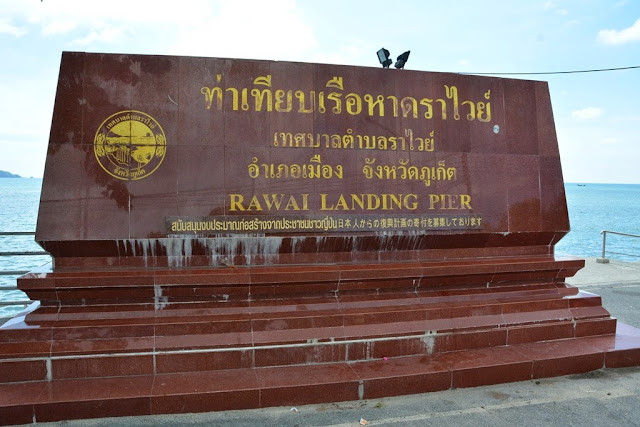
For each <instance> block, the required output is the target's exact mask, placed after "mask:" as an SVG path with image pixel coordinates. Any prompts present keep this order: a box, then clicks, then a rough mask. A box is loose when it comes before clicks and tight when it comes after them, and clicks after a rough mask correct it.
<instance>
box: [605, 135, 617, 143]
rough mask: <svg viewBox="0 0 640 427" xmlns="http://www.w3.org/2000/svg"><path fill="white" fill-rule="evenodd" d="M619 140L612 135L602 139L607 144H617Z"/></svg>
mask: <svg viewBox="0 0 640 427" xmlns="http://www.w3.org/2000/svg"><path fill="white" fill-rule="evenodd" d="M617 142H618V138H614V137H611V136H610V137H607V138H605V139H603V140H602V143H603V144H606V145H612V144H616V143H617Z"/></svg>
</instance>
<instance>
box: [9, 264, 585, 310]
mask: <svg viewBox="0 0 640 427" xmlns="http://www.w3.org/2000/svg"><path fill="white" fill-rule="evenodd" d="M582 266H584V261H583V260H579V259H570V258H567V259H561V258H553V257H530V258H527V257H514V258H509V257H503V258H487V259H485V260H480V261H476V262H474V264H473V265H470V264H469V263H468V262H465V261H464V260H458V261H446V262H435V261H423V262H387V263H384V262H376V263H361V264H341V263H331V264H322V265H292V266H252V267H233V268H189V269H177V270H176V269H162V268H154V269H140V270H88V271H74V270H66V271H64V270H63V271H56V272H53V271H52V270H51V269H50V267H46V266H44V267H42V268H41V269H38V270H34V271H33V272H31V273H29V274H26V275H24V276H22V277H20V278H19V279H18V287H19V288H20V289H21V290H22V291H24V292H26V293H27V294H28V295H29V297H30V298H31V299H32V300H39V301H41V302H42V305H43V306H57V305H59V304H62V305H85V304H94V305H95V304H117V305H123V304H141V303H153V304H156V305H158V304H160V305H161V304H166V303H169V302H179V301H188V302H194V301H219V300H222V301H226V300H239V301H245V300H256V299H285V298H300V297H301V296H305V297H308V296H310V295H315V296H325V297H326V296H334V297H336V296H338V295H349V294H358V295H361V294H379V293H384V292H400V291H404V292H416V293H419V292H433V291H435V290H440V291H452V290H453V291H455V289H457V288H463V289H476V290H480V289H483V288H491V289H494V288H497V289H499V288H501V287H503V286H513V285H517V284H518V283H520V284H523V285H535V284H536V283H553V282H557V283H562V282H563V281H564V279H565V278H566V277H571V276H573V275H574V274H575V273H576V271H578V270H579V269H580V268H581V267H582Z"/></svg>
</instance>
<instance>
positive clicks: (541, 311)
mask: <svg viewBox="0 0 640 427" xmlns="http://www.w3.org/2000/svg"><path fill="white" fill-rule="evenodd" d="M583 263H584V261H582V260H577V259H554V258H548V257H547V258H539V259H534V258H530V259H506V258H505V259H493V260H491V261H485V262H474V263H467V264H466V265H465V264H464V263H463V262H461V261H460V262H450V263H445V262H442V263H439V264H425V263H418V264H414V265H409V264H370V265H344V266H343V265H337V264H336V265H327V266H326V267H325V269H324V270H323V266H318V265H315V266H309V267H305V266H296V267H287V268H282V267H272V268H269V267H260V268H255V269H253V268H249V267H247V268H229V269H209V270H183V271H176V270H171V271H169V270H166V271H163V270H157V271H146V272H143V271H129V272H126V274H124V273H125V272H113V271H111V272H108V273H107V272H102V273H100V272H82V273H80V272H76V273H74V274H75V275H76V276H75V281H71V280H68V279H69V276H68V275H69V274H70V273H64V274H62V273H33V274H30V275H27V276H26V277H25V278H24V279H21V281H20V286H21V287H23V286H24V287H25V288H26V289H28V292H29V291H32V290H35V289H44V290H45V291H46V292H54V293H55V292H57V293H58V295H60V296H61V297H59V299H58V304H57V305H54V303H53V302H54V300H53V299H50V300H46V299H44V301H45V302H46V304H45V305H43V306H42V307H40V308H39V309H37V310H36V311H34V312H32V313H30V314H28V315H27V316H26V318H25V320H24V322H22V323H20V322H9V323H7V324H6V325H4V326H3V327H2V328H0V423H1V424H24V423H31V422H33V421H34V420H35V421H37V422H44V421H55V420H65V419H78V418H94V417H113V416H127V415H146V414H159V413H182V412H202V411H219V410H228V409H244V408H259V407H269V406H281V405H301V404H307V403H320V402H336V401H345V400H357V399H372V398H380V397H384V396H394V395H401V394H410V393H422V392H428V391H438V390H446V389H449V388H459V387H472V386H479V385H486V384H496V383H502V382H510V381H522V380H529V379H532V378H543V377H551V376H558V375H567V374H574V373H581V372H587V371H590V370H595V369H600V368H603V367H623V366H634V365H640V331H639V330H637V329H634V328H631V327H629V326H626V325H621V324H618V325H616V320H615V319H614V318H611V316H610V315H609V313H608V312H607V311H606V310H605V309H604V308H603V307H602V305H601V300H600V297H598V296H596V295H593V294H589V293H585V292H580V291H579V290H578V289H576V288H573V287H570V286H568V285H565V283H564V278H565V277H570V276H571V275H573V274H574V273H575V271H577V270H578V269H579V268H580V267H581V266H582V265H583ZM59 274H61V275H59ZM136 275H138V276H139V275H152V276H153V277H155V278H162V277H167V276H171V277H172V279H171V281H168V282H169V283H168V284H167V283H164V284H163V285H160V284H158V283H156V284H155V285H153V286H152V287H151V289H155V294H154V296H150V297H147V296H148V295H149V294H148V291H149V289H147V287H148V286H147V283H146V282H145V281H141V282H140V286H139V287H136V286H133V285H132V283H128V284H127V286H129V287H130V288H129V290H130V291H132V295H133V296H132V297H131V298H130V299H129V301H128V303H124V302H121V303H120V304H113V303H107V302H104V301H103V302H102V303H101V302H100V301H98V300H94V301H92V302H91V303H90V304H85V305H82V304H81V303H80V301H81V300H80V299H78V298H79V296H80V295H82V294H83V293H84V290H83V289H85V288H87V287H94V288H96V289H100V290H103V291H105V292H104V293H103V294H102V295H110V294H109V292H107V291H111V292H114V293H115V294H118V295H120V296H122V295H121V293H122V292H125V289H124V288H126V286H122V285H120V286H118V281H119V280H122V279H121V278H122V277H135V276H136ZM92 277H94V278H95V281H93V282H92V280H91V278H92ZM240 278H243V279H240ZM232 279H233V280H232ZM241 280H244V284H243V283H241ZM73 283H75V287H74V286H73ZM330 284H331V285H330ZM409 284H411V286H408V285H409ZM154 286H155V287H154ZM216 286H219V287H222V288H224V289H225V292H230V293H227V294H226V295H228V296H227V297H220V295H225V293H221V292H217V291H216V292H211V289H212V287H213V288H216ZM331 286H334V288H331ZM47 288H48V289H47ZM136 289H137V291H136ZM216 289H217V288H216ZM305 289H306V290H307V292H306V293H305V292H304V290H305ZM204 290H206V291H204ZM217 290H218V291H219V290H220V289H217ZM233 290H236V291H237V292H235V293H233V292H231V291H233ZM311 290H316V291H317V292H311ZM64 291H67V292H64ZM190 292H191V297H189V296H188V294H189V293H190ZM44 294H45V293H44V291H43V294H42V295H44ZM87 295H88V294H87ZM62 296H64V297H62ZM105 300H106V301H108V300H109V298H106V297H105Z"/></svg>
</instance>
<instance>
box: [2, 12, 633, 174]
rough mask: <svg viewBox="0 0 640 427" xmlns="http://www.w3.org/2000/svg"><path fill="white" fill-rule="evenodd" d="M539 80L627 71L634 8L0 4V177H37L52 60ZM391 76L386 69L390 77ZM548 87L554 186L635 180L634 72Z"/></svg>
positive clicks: (50, 99)
mask: <svg viewBox="0 0 640 427" xmlns="http://www.w3.org/2000/svg"><path fill="white" fill-rule="evenodd" d="M381 47H385V48H386V49H388V50H389V51H390V52H391V55H392V57H393V58H395V57H396V56H397V55H399V54H400V53H402V52H404V51H406V50H411V56H410V57H409V61H408V62H407V64H406V68H407V69H412V70H418V71H438V72H460V73H471V74H474V73H487V74H489V75H498V74H497V73H539V72H554V71H563V72H564V71H581V70H594V69H609V68H622V67H638V66H640V0H566V1H564V0H488V1H484V2H483V1H477V0H456V1H442V0H415V1H410V0H396V1H375V0H362V1H361V0H322V1H318V0H268V1H265V0H262V1H243V0H209V1H204V0H203V1H200V0H182V1H166V0H134V1H131V0H109V1H97V0H93V1H89V0H42V1H41V0H19V1H17V0H0V54H1V59H0V170H5V171H9V172H12V173H16V174H19V175H21V176H24V177H31V176H33V177H42V175H43V172H44V161H45V155H46V148H47V143H48V137H49V128H50V125H51V117H52V113H53V105H54V100H55V91H56V85H57V79H58V71H59V66H60V59H61V54H62V52H63V51H84V52H105V53H135V54H153V55H187V56H209V57H220V58H246V59H267V60H278V61H296V62H319V63H328V64H341V65H357V66H370V67H379V66H380V64H379V62H378V58H377V56H376V52H377V51H378V50H379V49H380V48H381ZM390 72H392V71H390ZM503 77H509V78H523V79H532V80H544V81H548V82H549V90H550V93H551V101H552V106H553V111H554V117H555V124H556V131H557V134H558V144H559V147H560V155H561V161H562V168H563V174H564V179H565V182H572V183H574V182H577V183H628V184H640V165H639V162H640V68H633V69H627V70H618V71H606V72H588V73H563V74H542V75H511V76H503Z"/></svg>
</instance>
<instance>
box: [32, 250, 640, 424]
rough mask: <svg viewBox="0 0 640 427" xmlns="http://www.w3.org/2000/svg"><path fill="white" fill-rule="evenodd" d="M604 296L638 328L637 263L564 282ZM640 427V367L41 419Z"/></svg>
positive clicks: (595, 269) (600, 267) (604, 267)
mask: <svg viewBox="0 0 640 427" xmlns="http://www.w3.org/2000/svg"><path fill="white" fill-rule="evenodd" d="M567 282H568V283H570V284H572V285H575V286H578V287H579V288H580V289H581V290H585V291H588V292H593V293H596V294H599V295H601V296H602V298H603V301H604V303H603V305H604V306H605V308H607V309H608V310H609V311H610V312H611V313H612V315H613V316H614V317H617V318H618V319H619V320H620V321H622V322H624V323H628V324H630V325H633V326H635V327H639V328H640V263H628V262H621V261H616V260H611V263H609V264H598V263H596V261H595V258H590V259H587V261H586V266H585V268H584V269H582V270H581V271H580V272H578V274H577V275H576V276H575V277H573V278H571V279H568V280H567ZM361 424H362V425H370V426H374V425H380V426H393V425H397V426H425V425H452V426H456V427H463V426H474V427H476V426H536V427H541V426H580V427H586V426H598V427H601V426H607V427H608V426H635V425H640V367H639V368H624V369H608V370H600V371H595V372H590V373H587V374H581V375H572V376H567V377H559V378H548V379H541V380H534V381H523V382H517V383H510V384H500V385H495V386H485V387H476V388H467V389H457V390H447V391H442V392H436V393H427V394H419V395H411V396H401V397H393V398H384V399H377V400H368V401H356V402H340V403H333V404H323V405H306V406H299V407H296V408H292V407H282V408H268V409H255V410H245V411H225V412H210V413H204V414H183V415H156V416H144V417H126V418H103V419H95V420H79V421H66V422H59V423H42V425H43V426H78V427H79V426H83V427H84V426H101V427H102V426H129V425H131V426H358V425H361Z"/></svg>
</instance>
